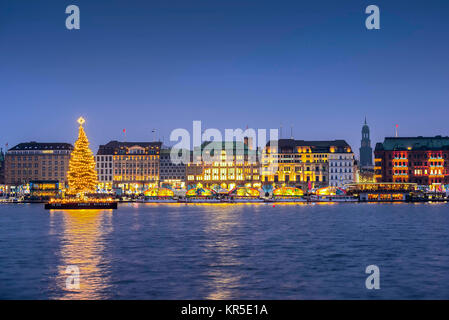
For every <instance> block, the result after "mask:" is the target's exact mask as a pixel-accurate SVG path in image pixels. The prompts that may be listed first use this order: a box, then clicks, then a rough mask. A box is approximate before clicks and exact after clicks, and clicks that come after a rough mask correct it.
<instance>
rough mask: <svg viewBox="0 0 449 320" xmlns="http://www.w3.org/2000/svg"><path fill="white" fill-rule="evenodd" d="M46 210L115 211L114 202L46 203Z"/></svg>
mask: <svg viewBox="0 0 449 320" xmlns="http://www.w3.org/2000/svg"><path fill="white" fill-rule="evenodd" d="M45 209H46V210H83V209H101V210H104V209H117V202H116V201H85V202H84V201H83V202H48V203H46V204H45Z"/></svg>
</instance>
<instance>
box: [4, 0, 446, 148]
mask: <svg viewBox="0 0 449 320" xmlns="http://www.w3.org/2000/svg"><path fill="white" fill-rule="evenodd" d="M70 4H75V5H78V6H79V8H80V11H81V29H80V30H67V29H66V27H65V19H66V17H67V16H68V15H67V14H66V13H65V8H66V6H68V5H70ZM370 4H375V5H378V6H379V8H380V12H381V18H380V23H381V29H380V30H367V29H366V27H365V19H366V17H367V14H365V8H366V7H367V6H368V5H370ZM448 36H449V3H448V1H447V0H446V1H432V0H431V1H405V0H404V1H402V0H394V1H393V0H388V1H380V0H373V1H356V0H354V1H352V0H345V1H336V0H335V1H300V0H295V1H247V0H237V1H234V0H226V1H225V0H221V1H217V0H203V1H196V0H179V1H172V0H161V1H152V0H146V1H124V0H122V1H113V0H108V1H101V0H96V1H92V0H90V1H75V0H73V1H72V0H67V1H62V0H58V1H48V0H40V1H25V0H2V1H1V3H0V106H1V127H0V128H1V130H0V144H1V146H2V147H3V148H5V143H7V142H8V143H9V147H12V146H14V145H15V144H17V143H19V142H25V141H40V142H70V143H74V141H75V140H76V136H77V123H76V119H77V118H78V117H79V116H84V117H85V118H86V121H87V122H86V132H87V134H88V137H89V139H90V141H91V143H92V149H93V151H94V152H96V148H97V146H98V145H99V144H105V143H107V142H108V141H110V140H123V133H122V130H123V129H124V128H126V129H127V136H126V140H127V141H149V140H152V139H153V134H152V133H151V130H152V129H153V128H155V129H156V130H157V137H158V139H159V138H160V139H161V140H162V139H163V141H164V142H165V143H168V142H169V141H168V140H169V135H170V132H171V131H172V130H173V129H175V128H186V129H188V130H189V131H191V130H192V121H193V120H201V121H202V122H203V128H218V129H224V128H245V127H246V126H247V125H248V126H249V127H252V128H266V129H269V128H278V127H279V126H280V124H281V123H282V125H283V127H284V134H283V137H284V138H286V137H289V136H290V126H292V125H293V135H294V137H295V138H296V139H306V140H307V139H310V140H327V139H345V140H346V141H348V143H350V144H351V146H352V147H353V149H354V150H357V152H356V154H357V155H358V148H359V146H360V139H361V133H360V131H361V127H362V124H363V120H364V117H365V116H366V117H367V119H368V123H369V125H370V128H371V140H372V147H373V148H374V145H375V143H376V142H379V141H383V138H384V137H385V136H392V135H393V134H394V125H395V124H396V123H397V124H399V135H400V136H416V135H423V136H434V135H448V125H447V123H448V117H449V107H448V101H449V90H448V89H449V59H448V57H449V37H448Z"/></svg>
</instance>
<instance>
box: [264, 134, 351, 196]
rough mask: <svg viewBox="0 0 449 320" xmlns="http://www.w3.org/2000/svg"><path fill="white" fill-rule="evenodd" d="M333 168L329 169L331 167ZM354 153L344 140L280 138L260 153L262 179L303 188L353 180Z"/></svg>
mask: <svg viewBox="0 0 449 320" xmlns="http://www.w3.org/2000/svg"><path fill="white" fill-rule="evenodd" d="M330 169H332V173H331V170H330ZM353 179H354V154H353V152H352V150H351V147H350V146H349V145H348V144H347V143H346V141H344V140H333V141H305V140H294V139H280V140H278V141H277V146H276V144H275V143H273V142H269V143H267V146H266V147H265V150H264V152H263V155H262V183H263V184H271V185H274V186H276V187H278V186H281V185H287V186H295V187H298V188H301V189H303V190H307V189H310V188H320V187H325V186H328V185H329V184H330V183H331V181H332V183H333V184H335V185H342V184H344V183H347V182H353Z"/></svg>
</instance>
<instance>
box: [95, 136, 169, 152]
mask: <svg viewBox="0 0 449 320" xmlns="http://www.w3.org/2000/svg"><path fill="white" fill-rule="evenodd" d="M161 146H162V142H158V141H156V142H121V141H116V140H114V141H110V142H108V143H107V144H105V145H100V147H99V148H98V152H97V155H110V154H115V153H116V152H117V153H119V152H118V151H119V150H128V149H130V148H133V147H140V148H144V149H149V150H151V149H155V150H160V149H161Z"/></svg>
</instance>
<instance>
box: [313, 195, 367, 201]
mask: <svg viewBox="0 0 449 320" xmlns="http://www.w3.org/2000/svg"><path fill="white" fill-rule="evenodd" d="M308 202H359V199H358V198H357V197H353V196H347V195H341V196H340V195H334V196H328V195H324V196H323V195H311V196H309V198H308Z"/></svg>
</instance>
